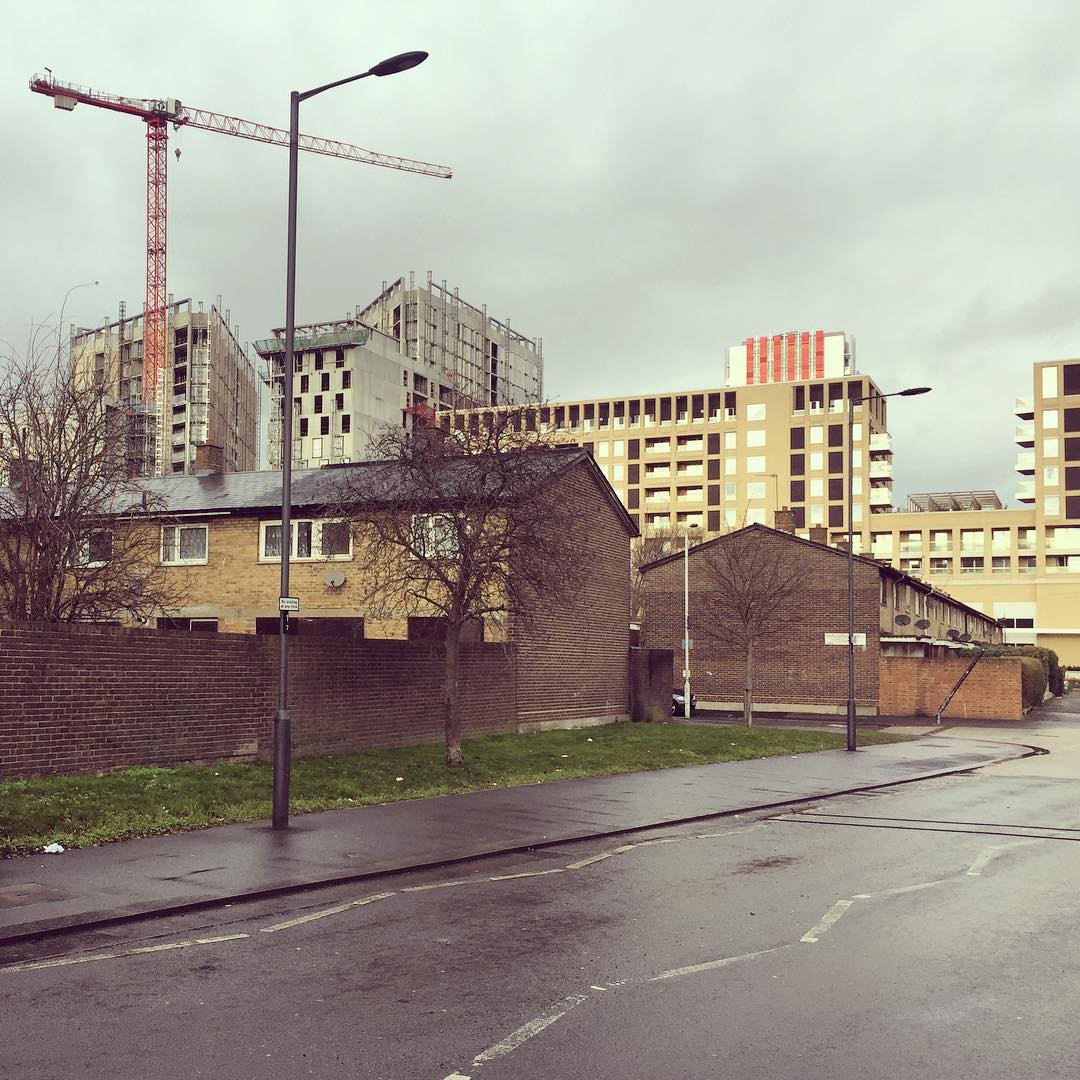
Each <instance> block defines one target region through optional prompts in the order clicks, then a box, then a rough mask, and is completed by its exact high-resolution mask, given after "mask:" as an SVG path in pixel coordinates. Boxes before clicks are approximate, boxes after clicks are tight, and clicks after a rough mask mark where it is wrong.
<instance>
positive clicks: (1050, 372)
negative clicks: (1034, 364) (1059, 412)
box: [1042, 367, 1058, 398]
mask: <svg viewBox="0 0 1080 1080" xmlns="http://www.w3.org/2000/svg"><path fill="white" fill-rule="evenodd" d="M1057 387H1058V377H1057V368H1056V367H1044V368H1043V369H1042V396H1043V397H1044V398H1047V397H1049V398H1053V397H1057V396H1058V392H1057Z"/></svg>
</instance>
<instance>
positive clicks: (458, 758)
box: [445, 621, 465, 767]
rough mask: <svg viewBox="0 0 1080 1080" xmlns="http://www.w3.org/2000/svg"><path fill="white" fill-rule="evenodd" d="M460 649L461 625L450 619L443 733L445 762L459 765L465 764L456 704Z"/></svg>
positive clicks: (447, 634)
mask: <svg viewBox="0 0 1080 1080" xmlns="http://www.w3.org/2000/svg"><path fill="white" fill-rule="evenodd" d="M460 650H461V626H460V624H458V623H456V622H454V621H451V622H450V624H449V625H448V626H447V628H446V694H445V706H446V714H445V734H446V764H447V765H451V766H454V767H459V766H461V765H464V764H465V757H464V755H463V754H462V752H461V715H460V712H459V705H458V659H459V653H460Z"/></svg>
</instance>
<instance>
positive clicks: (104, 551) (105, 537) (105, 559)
mask: <svg viewBox="0 0 1080 1080" xmlns="http://www.w3.org/2000/svg"><path fill="white" fill-rule="evenodd" d="M112 542H113V534H112V531H111V530H110V529H95V530H93V532H90V533H87V535H86V536H84V537H83V538H82V541H81V542H80V543H79V557H78V563H77V565H78V566H79V567H80V568H81V569H84V570H96V569H97V568H98V567H100V566H107V565H108V564H109V563H110V562H111V561H112Z"/></svg>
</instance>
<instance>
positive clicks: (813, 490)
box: [810, 476, 825, 499]
mask: <svg viewBox="0 0 1080 1080" xmlns="http://www.w3.org/2000/svg"><path fill="white" fill-rule="evenodd" d="M810 498H811V499H824V498H825V481H824V480H823V479H822V478H821V477H820V476H814V477H811V478H810Z"/></svg>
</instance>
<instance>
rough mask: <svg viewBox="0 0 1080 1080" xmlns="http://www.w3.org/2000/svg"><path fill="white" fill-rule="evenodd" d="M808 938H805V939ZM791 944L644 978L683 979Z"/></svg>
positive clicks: (725, 957) (674, 969) (726, 957)
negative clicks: (686, 976)
mask: <svg viewBox="0 0 1080 1080" xmlns="http://www.w3.org/2000/svg"><path fill="white" fill-rule="evenodd" d="M803 940H804V941H805V940H806V939H805V938H804V939H803ZM790 948H791V946H790V945H777V946H776V947H775V948H772V949H761V950H760V951H759V952H749V953H743V954H742V955H741V956H724V957H721V958H720V959H719V960H707V961H706V962H705V963H703V964H691V965H690V966H689V967H681V968H672V969H671V970H670V971H662V972H661V973H660V974H659V975H652V976H650V977H649V978H647V979H642V980H641V981H642V982H644V983H654V982H663V981H664V980H665V979H681V978H683V976H685V975H697V974H698V973H699V972H701V971H715V970H716V969H717V968H722V967H727V966H728V964H737V963H739V962H740V961H742V960H756V959H757V958H758V957H759V956H768V955H769V953H775V952H780V951H781V949H790Z"/></svg>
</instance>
